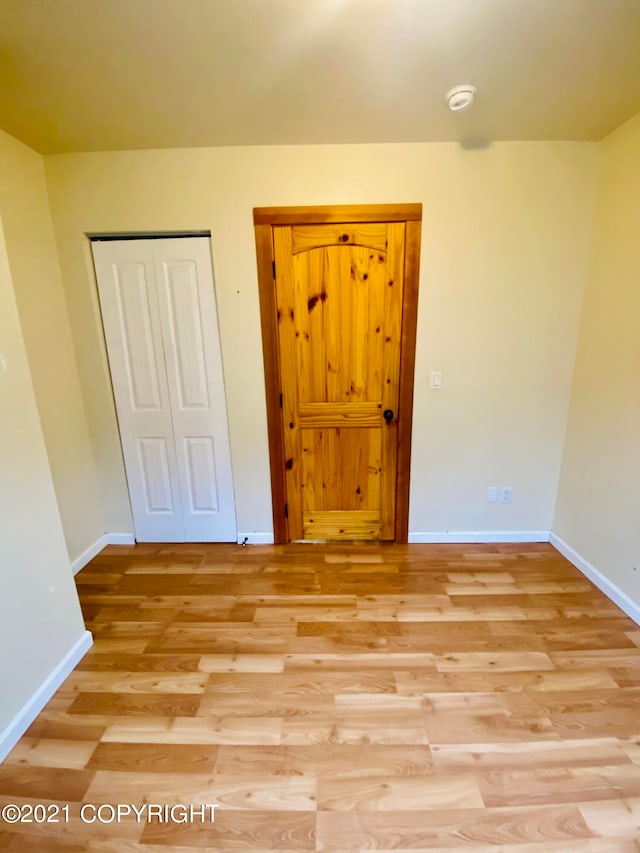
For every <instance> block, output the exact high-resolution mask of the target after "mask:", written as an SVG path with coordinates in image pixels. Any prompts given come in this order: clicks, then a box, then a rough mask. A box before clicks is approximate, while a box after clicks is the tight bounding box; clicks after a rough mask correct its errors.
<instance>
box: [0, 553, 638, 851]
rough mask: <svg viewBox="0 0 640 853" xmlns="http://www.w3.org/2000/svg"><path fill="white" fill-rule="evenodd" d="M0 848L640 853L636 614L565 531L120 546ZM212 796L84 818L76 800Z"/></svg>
mask: <svg viewBox="0 0 640 853" xmlns="http://www.w3.org/2000/svg"><path fill="white" fill-rule="evenodd" d="M76 580H77V584H78V589H79V592H80V596H81V602H82V606H83V610H84V614H85V618H86V621H87V626H88V628H89V629H90V630H91V631H92V632H93V635H94V638H95V644H94V646H93V649H92V650H91V652H90V653H89V654H88V655H87V656H86V657H85V658H84V659H83V660H82V662H81V663H80V665H79V666H78V667H77V669H76V670H75V671H74V673H73V674H72V675H71V676H70V677H69V679H68V680H67V681H66V683H65V684H64V686H63V687H62V688H61V689H60V690H59V691H58V693H57V694H56V695H55V696H54V697H53V699H52V700H51V701H50V702H49V704H48V705H47V707H46V708H45V710H43V711H42V713H41V714H40V715H39V716H38V718H37V719H36V721H35V722H34V723H33V725H32V726H31V727H30V729H29V730H28V732H27V733H26V735H25V736H24V737H23V738H22V739H21V741H20V742H19V743H18V745H17V746H16V747H15V749H14V750H13V752H12V753H11V754H10V755H9V756H8V758H7V759H6V760H5V762H4V763H3V765H2V766H1V767H0V805H4V804H7V803H15V804H17V805H28V804H35V803H44V804H47V805H52V806H53V805H56V804H60V805H62V804H65V803H68V804H69V806H70V809H69V811H70V818H69V822H68V823H66V824H51V823H37V824H36V823H31V824H15V825H10V824H7V823H3V822H2V821H1V820H0V849H2V850H7V851H11V853H25V851H37V853H40V851H44V853H46V851H64V853H81V851H82V853H134V851H138V853H143V851H145V853H154V851H155V853H159V851H174V853H186V851H188V850H196V849H197V850H209V851H216V852H217V853H224V852H225V851H236V850H246V851H248V850H252V851H293V852H294V853H295V851H299V853H302V851H309V850H311V851H327V853H329V851H331V853H347V851H359V850H367V849H374V848H375V849H378V850H383V851H384V850H391V849H399V848H409V849H411V850H413V851H430V853H433V852H434V851H447V853H455V851H478V852H479V851H502V853H555V851H559V853H562V851H568V852H569V851H570V853H578V851H584V852H585V853H612V851H618V853H632V851H636V853H639V851H640V629H638V627H637V626H636V625H635V624H634V623H633V622H632V621H631V620H630V619H628V618H627V617H626V616H625V615H624V614H623V613H622V612H621V611H620V610H619V609H618V608H617V607H616V606H615V605H614V604H612V603H611V602H610V601H609V600H608V599H607V598H606V597H605V596H604V595H603V594H602V593H600V592H599V591H598V590H597V589H596V588H595V587H593V586H592V585H591V584H590V583H589V582H588V581H587V580H586V579H585V578H584V577H583V576H582V575H581V574H580V573H579V572H578V571H577V570H576V569H575V568H573V567H572V566H571V565H570V564H569V563H567V561H566V560H564V559H563V558H562V557H561V556H560V555H559V554H558V552H557V551H555V550H554V549H553V548H552V547H551V546H550V545H546V544H543V545H455V546H454V545H447V546H444V545H411V546H394V545H388V546H383V545H371V546H366V547H365V546H348V545H339V546H338V545H335V546H326V547H325V546H319V545H288V546H282V547H266V546H265V547H248V548H241V547H237V546H234V545H228V546H226V545H217V546H216V545H196V546H176V545H172V546H155V545H154V546H135V547H113V546H112V547H109V548H107V549H105V550H104V551H103V552H102V553H101V554H100V555H99V556H98V557H96V558H95V559H94V560H93V561H92V562H91V563H90V564H89V565H88V566H87V567H86V568H85V569H84V570H83V571H82V572H81V573H80V574H79V575H78V576H77V578H76ZM145 802H146V803H152V804H160V805H162V804H185V805H189V804H192V805H196V806H197V805H199V804H202V803H212V804H218V805H219V807H218V808H217V809H216V811H215V820H214V822H213V823H211V822H210V821H205V822H202V821H201V820H199V819H197V820H194V821H192V822H188V823H182V824H181V823H176V822H170V821H169V822H167V821H160V820H158V819H153V820H151V821H146V820H143V821H142V822H140V823H138V822H136V820H135V819H134V818H133V817H124V818H123V819H122V820H121V821H120V822H119V823H117V822H115V821H113V822H104V823H100V822H97V821H96V822H94V823H85V822H82V821H81V820H80V817H79V812H80V808H81V806H82V804H86V803H89V804H94V805H99V804H102V803H107V804H108V803H111V804H117V803H123V804H133V805H136V806H140V805H142V804H143V803H145Z"/></svg>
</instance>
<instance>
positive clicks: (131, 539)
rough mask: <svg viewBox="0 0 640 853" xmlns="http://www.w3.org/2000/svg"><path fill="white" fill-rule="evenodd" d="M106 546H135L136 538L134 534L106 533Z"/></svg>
mask: <svg viewBox="0 0 640 853" xmlns="http://www.w3.org/2000/svg"><path fill="white" fill-rule="evenodd" d="M104 539H105V543H104V544H105V545H135V544H136V537H135V536H134V535H133V533H105V534H104Z"/></svg>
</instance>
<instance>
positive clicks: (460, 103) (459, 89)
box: [445, 83, 478, 113]
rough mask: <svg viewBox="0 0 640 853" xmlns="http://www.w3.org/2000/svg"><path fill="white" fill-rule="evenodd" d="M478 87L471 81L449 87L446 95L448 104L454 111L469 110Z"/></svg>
mask: <svg viewBox="0 0 640 853" xmlns="http://www.w3.org/2000/svg"><path fill="white" fill-rule="evenodd" d="M477 91H478V90H477V89H476V87H475V86H472V85H471V83H464V84H463V85H462V86H454V87H453V89H449V91H448V92H447V94H446V95H445V100H446V102H447V106H448V107H449V109H450V110H451V112H453V113H461V112H464V110H468V109H469V107H470V106H471V105H472V104H473V102H474V100H475V97H476V93H477Z"/></svg>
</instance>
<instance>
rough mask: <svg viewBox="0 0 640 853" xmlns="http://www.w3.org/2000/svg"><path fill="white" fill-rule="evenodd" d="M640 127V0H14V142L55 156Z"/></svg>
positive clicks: (10, 95) (3, 93)
mask: <svg viewBox="0 0 640 853" xmlns="http://www.w3.org/2000/svg"><path fill="white" fill-rule="evenodd" d="M465 82H471V83H475V85H477V86H478V89H479V94H478V99H477V102H476V105H475V106H474V108H473V109H472V110H471V111H470V112H468V113H464V114H457V115H454V114H452V113H450V112H449V111H448V110H447V108H446V105H445V103H444V94H445V92H446V91H447V90H448V89H449V88H450V87H451V86H454V85H456V84H458V83H465ZM637 112H640V0H0V127H2V128H3V129H5V130H6V131H8V132H9V133H11V134H12V135H14V136H17V137H18V138H19V139H22V140H23V141H24V142H26V143H27V144H28V145H30V146H32V147H33V148H35V149H37V150H38V151H41V152H43V153H52V152H65V151H94V150H104V149H126V148H166V147H183V146H203V145H250V144H303V143H329V142H411V141H433V140H462V141H465V140H466V141H468V142H469V143H471V144H474V143H478V142H480V143H481V142H483V141H488V140H495V139H584V140H588V139H591V140H597V139H601V138H602V137H603V136H605V135H606V134H607V133H608V132H610V131H611V130H613V129H614V128H615V127H617V126H618V125H620V124H621V123H623V122H624V121H625V120H626V119H628V118H630V117H631V116H632V115H634V114H635V113H637Z"/></svg>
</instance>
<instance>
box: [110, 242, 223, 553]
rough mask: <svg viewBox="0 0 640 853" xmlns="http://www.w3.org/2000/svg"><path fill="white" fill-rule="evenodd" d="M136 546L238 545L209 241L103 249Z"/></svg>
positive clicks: (112, 358)
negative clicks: (224, 543)
mask: <svg viewBox="0 0 640 853" xmlns="http://www.w3.org/2000/svg"><path fill="white" fill-rule="evenodd" d="M93 256H94V261H95V267H96V274H97V279H98V290H99V295H100V305H101V310H102V317H103V325H104V332H105V339H106V344H107V352H108V356H109V367H110V371H111V378H112V384H113V391H114V397H115V402H116V410H117V414H118V424H119V428H120V437H121V442H122V450H123V457H124V462H125V468H126V474H127V482H128V486H129V495H130V499H131V508H132V513H133V519H134V527H135V534H136V539H137V540H138V541H141V542H214V541H223V542H226V541H235V539H236V520H235V508H234V496H233V483H232V478H231V454H230V447H229V437H228V429H227V413H226V402H225V396H224V382H223V375H222V360H221V354H220V342H219V334H218V324H217V316H216V304H215V295H214V283H213V272H212V267H211V255H210V243H209V240H208V239H207V238H202V237H194V238H177V239H159V240H122V241H119V240H117V241H104V242H101V241H99V242H94V243H93Z"/></svg>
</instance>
